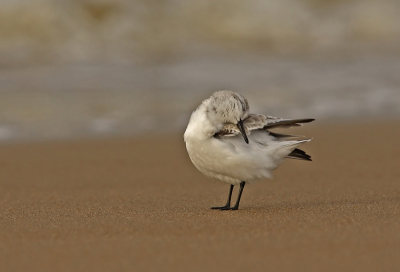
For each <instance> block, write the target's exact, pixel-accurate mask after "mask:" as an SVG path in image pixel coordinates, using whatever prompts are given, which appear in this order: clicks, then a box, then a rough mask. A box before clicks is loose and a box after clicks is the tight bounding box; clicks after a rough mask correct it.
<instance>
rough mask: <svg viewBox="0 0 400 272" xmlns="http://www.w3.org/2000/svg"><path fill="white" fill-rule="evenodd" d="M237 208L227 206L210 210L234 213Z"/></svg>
mask: <svg viewBox="0 0 400 272" xmlns="http://www.w3.org/2000/svg"><path fill="white" fill-rule="evenodd" d="M238 208H239V207H236V206H235V207H229V206H223V207H212V208H211V209H213V210H220V211H235V210H237V209H238Z"/></svg>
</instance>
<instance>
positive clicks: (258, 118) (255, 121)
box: [243, 114, 315, 131]
mask: <svg viewBox="0 0 400 272" xmlns="http://www.w3.org/2000/svg"><path fill="white" fill-rule="evenodd" d="M314 120H315V119H311V118H307V119H293V120H291V119H283V118H278V117H273V116H268V115H267V116H265V115H262V114H249V116H248V117H247V118H246V119H245V120H244V121H243V124H244V126H245V127H246V128H247V129H248V130H250V131H251V130H254V129H260V128H263V129H270V128H276V127H283V128H289V127H298V126H302V123H309V122H312V121H314Z"/></svg>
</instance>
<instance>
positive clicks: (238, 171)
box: [184, 90, 315, 210]
mask: <svg viewBox="0 0 400 272" xmlns="http://www.w3.org/2000/svg"><path fill="white" fill-rule="evenodd" d="M314 120H315V119H310V118H307V119H294V120H290V119H283V118H277V117H272V116H266V115H262V114H252V113H250V112H249V103H248V102H247V99H246V98H245V97H243V96H242V95H240V94H238V93H235V92H232V91H227V90H224V91H217V92H215V93H214V94H213V95H211V97H209V98H207V99H205V100H204V101H203V102H202V103H201V104H200V106H199V107H198V108H197V109H196V110H195V111H194V112H193V113H192V115H191V117H190V121H189V124H188V126H187V128H186V131H185V134H184V141H185V143H186V149H187V151H188V154H189V157H190V159H191V161H192V162H193V164H194V166H195V167H196V168H197V169H198V170H199V171H200V172H202V173H203V174H204V175H205V176H207V177H209V178H212V179H215V180H218V181H222V182H225V183H228V184H230V189H229V196H228V201H227V203H226V205H225V206H222V207H212V208H211V209H218V210H237V209H238V208H239V203H240V198H241V196H242V192H243V188H244V186H245V185H246V183H252V182H255V181H259V180H262V179H265V178H272V171H273V170H274V169H275V168H277V167H278V166H279V165H280V164H281V163H282V162H283V161H284V160H285V159H286V158H290V159H299V160H305V161H311V157H310V156H309V155H307V154H306V153H305V152H304V151H303V150H300V149H298V148H296V147H297V146H298V145H300V144H302V143H305V142H309V141H311V139H303V140H298V139H296V138H298V137H299V136H294V135H287V134H279V133H274V132H271V131H269V130H270V129H273V128H277V127H284V128H288V127H294V126H302V123H309V122H312V121H314ZM235 185H239V186H240V189H239V193H238V197H237V200H236V204H235V205H234V206H233V207H231V197H232V190H233V187H234V186H235Z"/></svg>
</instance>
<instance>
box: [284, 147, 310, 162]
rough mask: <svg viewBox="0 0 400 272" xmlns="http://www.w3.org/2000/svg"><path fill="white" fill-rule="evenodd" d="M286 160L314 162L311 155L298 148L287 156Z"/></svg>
mask: <svg viewBox="0 0 400 272" xmlns="http://www.w3.org/2000/svg"><path fill="white" fill-rule="evenodd" d="M286 158H289V159H297V160H304V161H312V160H311V156H310V155H308V154H307V153H306V152H304V151H303V150H301V149H298V148H296V149H294V150H293V151H292V152H291V153H290V154H289V155H287V156H286Z"/></svg>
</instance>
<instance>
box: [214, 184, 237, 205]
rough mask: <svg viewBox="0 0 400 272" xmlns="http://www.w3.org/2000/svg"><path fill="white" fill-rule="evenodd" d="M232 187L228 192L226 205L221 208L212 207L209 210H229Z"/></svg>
mask: <svg viewBox="0 0 400 272" xmlns="http://www.w3.org/2000/svg"><path fill="white" fill-rule="evenodd" d="M233 186H234V185H231V189H230V190H229V196H228V202H226V205H225V206H222V207H212V208H211V209H213V210H226V209H229V208H230V207H231V198H232V191H233Z"/></svg>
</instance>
